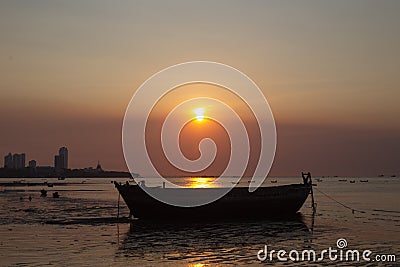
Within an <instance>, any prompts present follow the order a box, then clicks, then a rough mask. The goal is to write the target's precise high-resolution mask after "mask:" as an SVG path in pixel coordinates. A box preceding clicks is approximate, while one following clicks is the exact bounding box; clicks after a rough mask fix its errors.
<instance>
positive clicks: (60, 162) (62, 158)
mask: <svg viewBox="0 0 400 267" xmlns="http://www.w3.org/2000/svg"><path fill="white" fill-rule="evenodd" d="M54 168H55V169H58V170H59V169H68V148H66V147H61V148H60V149H59V150H58V155H55V156H54Z"/></svg>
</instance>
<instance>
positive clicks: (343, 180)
mask: <svg viewBox="0 0 400 267" xmlns="http://www.w3.org/2000/svg"><path fill="white" fill-rule="evenodd" d="M338 181H339V182H347V179H339V180H338Z"/></svg>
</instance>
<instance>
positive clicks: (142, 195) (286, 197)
mask: <svg viewBox="0 0 400 267" xmlns="http://www.w3.org/2000/svg"><path fill="white" fill-rule="evenodd" d="M302 175H303V183H299V184H290V185H281V186H271V187H260V188H258V189H257V190H255V191H254V192H249V190H248V188H246V187H234V188H233V189H232V190H231V191H229V192H228V193H227V194H226V195H224V196H223V197H222V198H220V199H218V200H216V201H214V202H212V203H208V204H205V205H202V206H196V207H180V206H173V205H169V204H166V203H164V202H161V201H159V200H156V199H155V198H153V197H151V196H150V195H148V194H147V193H146V192H145V191H144V190H143V189H142V188H141V187H142V186H144V185H143V183H142V184H141V185H137V184H129V183H128V182H127V183H125V184H121V183H118V182H116V181H114V185H115V187H116V188H117V190H118V192H119V194H120V195H121V196H122V198H123V200H124V201H125V203H126V205H127V206H128V208H129V210H130V215H131V216H133V217H135V218H139V219H168V218H171V217H172V218H182V219H185V218H191V219H194V218H196V219H204V218H207V219H210V218H274V217H287V216H292V215H294V214H296V212H297V211H298V210H299V209H300V208H301V207H302V206H303V204H304V202H305V201H306V199H307V197H308V195H309V194H310V192H311V193H312V181H311V174H310V173H303V174H302ZM146 190H147V191H149V190H169V191H168V193H169V194H174V192H177V191H176V190H184V193H187V194H186V195H190V196H192V195H195V194H207V193H210V194H212V193H214V192H215V191H214V190H221V189H218V188H160V187H153V188H149V187H147V188H146ZM180 193H181V192H180Z"/></svg>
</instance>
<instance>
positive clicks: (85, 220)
mask: <svg viewBox="0 0 400 267" xmlns="http://www.w3.org/2000/svg"><path fill="white" fill-rule="evenodd" d="M227 179H228V178H227ZM274 179H275V178H274ZM339 179H340V178H323V181H322V182H316V183H317V186H316V187H315V192H314V193H315V198H316V202H317V204H318V207H317V215H316V216H314V217H313V216H312V215H311V208H310V205H311V204H310V201H309V200H308V201H307V202H306V204H305V205H304V206H303V208H302V209H301V214H300V215H299V217H298V218H295V219H291V220H280V221H269V220H245V221H243V220H237V221H202V222H163V223H161V222H155V221H153V222H145V221H140V220H138V221H136V222H134V223H133V224H131V225H130V224H129V223H128V222H127V221H126V217H127V216H128V214H129V212H128V209H127V207H126V206H125V204H124V203H123V201H122V200H121V202H120V204H121V205H120V219H119V222H120V223H117V222H118V221H117V204H118V194H117V192H116V190H115V188H114V186H113V185H112V184H111V183H110V181H111V180H113V179H111V178H110V179H105V178H102V179H72V178H71V179H68V178H67V179H66V180H65V181H57V179H47V181H48V182H52V183H54V184H55V185H54V187H49V188H47V187H46V188H45V189H46V190H48V192H49V193H48V195H49V196H48V197H46V198H42V197H40V192H39V191H40V189H42V188H43V186H18V185H16V186H0V205H1V210H0V265H1V266H46V265H49V266H52V265H56V266H137V265H140V266H226V265H251V266H252V265H254V266H258V265H268V264H271V263H270V262H264V263H260V262H259V261H258V260H257V252H258V251H259V250H260V249H262V248H263V247H264V245H268V247H269V248H270V249H275V250H280V249H285V250H287V251H290V250H292V249H296V250H299V251H301V250H303V249H314V250H316V251H320V250H323V249H328V248H329V247H333V248H336V240H337V239H339V238H345V239H346V240H347V242H348V248H349V249H358V250H364V249H369V250H371V251H373V253H374V254H394V255H396V257H397V262H399V261H400V253H399V249H400V227H399V226H400V206H399V202H400V196H399V193H400V179H399V178H385V177H383V178H382V177H379V178H355V179H354V178H351V179H350V178H348V181H347V182H339V181H338V180H339ZM360 179H368V183H361V182H360ZM14 180H20V179H0V182H7V181H14ZM118 180H120V181H126V179H118ZM209 180H210V179H207V178H205V179H204V178H185V179H184V178H180V179H179V180H175V182H179V183H181V184H183V185H188V184H190V185H193V184H194V185H196V186H199V187H201V186H205V185H206V184H207V181H209ZM277 180H278V182H277V184H271V183H270V180H268V179H267V181H266V182H265V186H272V185H279V184H289V183H299V182H300V180H301V178H277ZM314 180H315V179H314ZM350 180H355V181H356V182H355V183H349V181H350ZM43 181H44V180H43V179H25V182H43ZM61 182H62V183H65V184H64V185H57V183H61ZM82 182H83V183H82ZM227 182H228V183H229V180H227ZM155 185H156V184H155ZM247 185H248V181H243V182H242V183H241V186H247ZM318 190H319V191H322V192H324V193H326V194H328V195H329V196H331V197H333V198H334V199H336V200H338V201H340V202H341V203H343V204H345V205H347V206H350V207H351V208H354V209H357V210H362V211H364V212H365V213H360V212H355V213H354V214H353V213H352V211H351V210H349V209H346V208H344V207H343V206H341V205H339V204H338V203H336V202H334V201H333V200H331V199H329V198H328V197H326V196H325V195H323V194H322V193H320V192H319V191H318ZM54 191H58V192H59V193H60V195H61V197H60V198H58V199H55V198H52V197H51V194H52V192H54ZM29 196H32V198H33V199H32V201H29V200H28V197H29ZM21 197H22V200H21ZM274 263H275V264H277V265H304V266H306V265H315V266H318V265H321V264H322V265H332V262H330V261H328V260H326V261H323V262H318V263H311V264H310V263H299V262H297V263H293V262H277V261H275V262H274ZM335 264H336V265H342V266H349V265H350V266H354V265H362V266H364V265H371V266H389V265H392V266H395V265H396V263H390V264H389V263H386V264H382V263H380V264H378V263H377V262H370V263H369V264H366V262H360V263H356V262H351V263H349V262H343V261H336V262H335Z"/></svg>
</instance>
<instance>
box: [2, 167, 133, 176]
mask: <svg viewBox="0 0 400 267" xmlns="http://www.w3.org/2000/svg"><path fill="white" fill-rule="evenodd" d="M136 176H138V175H137V174H136V173H133V174H131V173H129V172H123V171H103V170H98V169H92V168H87V169H62V170H57V169H54V168H52V167H38V168H35V169H33V168H23V169H19V170H15V169H5V168H0V178H115V177H120V178H126V177H136Z"/></svg>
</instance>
